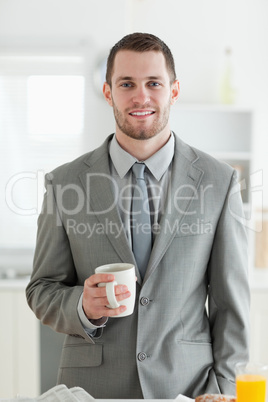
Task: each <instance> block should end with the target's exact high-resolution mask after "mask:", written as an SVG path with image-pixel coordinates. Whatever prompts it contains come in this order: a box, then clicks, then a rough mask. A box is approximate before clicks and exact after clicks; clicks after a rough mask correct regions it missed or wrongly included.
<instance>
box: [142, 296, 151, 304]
mask: <svg viewBox="0 0 268 402" xmlns="http://www.w3.org/2000/svg"><path fill="white" fill-rule="evenodd" d="M140 303H141V305H142V306H148V304H149V303H150V300H149V299H148V297H142V298H141V300H140Z"/></svg>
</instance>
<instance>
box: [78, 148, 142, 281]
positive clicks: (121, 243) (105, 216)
mask: <svg viewBox="0 0 268 402" xmlns="http://www.w3.org/2000/svg"><path fill="white" fill-rule="evenodd" d="M107 147H108V141H106V142H105V143H104V145H103V146H102V147H100V148H98V149H97V150H96V151H94V152H95V155H93V157H91V159H90V162H89V161H86V164H87V165H88V169H86V170H85V171H84V172H83V173H81V174H80V175H79V178H80V180H81V182H82V184H83V187H84V189H85V192H86V195H87V200H88V204H87V207H88V211H87V213H88V214H94V215H95V216H96V218H97V219H98V221H99V223H100V224H101V225H102V227H103V228H105V230H106V235H107V236H108V238H109V241H110V242H111V244H112V245H113V247H114V249H115V251H116V253H117V254H118V256H119V258H120V260H122V261H123V262H128V263H132V264H134V265H135V259H134V256H133V253H132V251H131V249H130V247H129V243H128V240H127V237H126V234H125V231H124V227H123V224H122V220H121V218H120V215H119V212H118V209H117V196H118V194H117V187H116V184H115V182H114V181H113V179H112V177H111V174H110V169H109V159H108V150H107ZM115 233H116V235H115ZM136 274H137V276H138V277H139V273H138V271H137V269H136Z"/></svg>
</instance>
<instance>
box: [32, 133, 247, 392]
mask: <svg viewBox="0 0 268 402" xmlns="http://www.w3.org/2000/svg"><path fill="white" fill-rule="evenodd" d="M109 140H110V137H108V139H107V140H106V141H105V143H104V144H103V145H102V146H101V147H100V148H98V149H96V150H94V151H93V152H90V153H88V154H86V155H83V156H82V157H80V158H78V159H76V160H75V161H73V162H71V163H68V164H66V165H64V166H61V167H59V168H57V169H55V170H54V171H53V172H52V173H51V174H49V175H47V178H46V188H47V192H46V195H45V199H44V205H43V211H42V213H41V214H40V217H39V220H38V236H37V245H36V252H35V258H34V269H33V273H32V277H31V281H30V283H29V285H28V287H27V290H26V294H27V300H28V303H29V305H30V307H31V308H32V309H33V311H34V312H35V314H36V316H37V317H38V318H39V319H40V320H41V321H42V322H43V323H44V324H47V325H49V326H50V327H51V328H53V329H54V330H55V331H58V332H62V333H65V334H67V336H66V340H65V344H64V346H63V351H62V358H61V362H60V368H59V376H58V382H59V383H64V384H66V385H67V386H69V387H72V386H81V387H83V388H84V389H85V390H87V391H88V392H89V393H90V394H91V395H92V396H94V397H95V398H135V399H138V398H143V397H144V398H148V399H151V398H160V399H161V398H167V399H172V398H175V397H176V396H177V395H178V394H179V393H182V394H184V395H187V396H190V397H195V396H196V395H198V394H201V393H204V392H211V393H219V392H222V393H228V394H234V393H235V385H234V365H235V363H236V362H238V361H241V360H247V358H248V332H249V328H248V327H249V287H248V280H247V241H246V234H245V229H244V227H243V225H242V224H241V220H240V219H239V218H241V217H242V216H243V210H242V202H241V196H240V191H239V187H238V184H237V183H236V179H235V171H234V170H233V169H232V168H231V167H230V166H228V165H227V164H224V163H221V162H219V161H216V160H215V159H214V158H212V157H210V156H208V155H206V154H205V153H203V152H201V151H199V150H196V149H194V148H192V147H190V146H188V145H186V144H185V143H184V142H182V141H181V140H180V139H179V138H178V137H176V138H175V140H176V146H175V155H174V162H173V172H172V176H171V182H170V189H169V192H168V195H167V204H166V210H165V213H164V215H163V216H162V219H161V222H160V232H159V234H158V235H157V236H156V239H155V242H154V245H153V250H152V253H151V258H150V261H149V263H148V268H147V272H146V276H145V278H144V281H143V283H141V279H140V275H139V272H138V270H136V275H137V277H138V281H137V300H136V307H135V311H134V313H133V314H132V315H131V316H129V317H124V318H110V319H109V320H108V322H107V325H106V327H105V328H104V329H101V330H98V331H97V334H96V336H95V337H90V336H88V335H87V334H86V333H85V331H84V329H83V326H82V325H81V322H80V319H79V316H78V313H77V304H78V300H79V298H80V296H81V293H82V291H83V284H84V281H85V279H86V278H87V277H89V276H90V275H92V274H93V273H94V270H95V268H96V267H97V266H99V265H102V264H106V263H115V262H128V263H133V264H135V259H134V256H133V253H132V251H131V249H130V247H129V244H128V241H127V238H126V235H125V232H124V231H123V230H121V231H120V233H117V235H115V233H114V230H112V228H116V227H117V228H121V227H122V222H121V220H120V217H119V213H118V209H117V198H116V192H115V191H114V189H113V182H112V180H111V177H110V172H109V158H108V142H109ZM207 296H208V302H207V303H208V304H207V305H208V314H207V311H206V308H205V303H206V299H207Z"/></svg>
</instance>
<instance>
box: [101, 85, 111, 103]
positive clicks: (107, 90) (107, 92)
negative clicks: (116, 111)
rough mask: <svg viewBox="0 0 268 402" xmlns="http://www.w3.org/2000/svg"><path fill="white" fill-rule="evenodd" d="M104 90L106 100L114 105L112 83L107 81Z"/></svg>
mask: <svg viewBox="0 0 268 402" xmlns="http://www.w3.org/2000/svg"><path fill="white" fill-rule="evenodd" d="M102 92H103V95H104V98H105V100H106V101H107V102H108V103H109V105H110V106H113V101H112V90H111V87H110V85H109V84H108V83H107V82H105V83H104V84H103V89H102Z"/></svg>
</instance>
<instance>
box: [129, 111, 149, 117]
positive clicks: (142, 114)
mask: <svg viewBox="0 0 268 402" xmlns="http://www.w3.org/2000/svg"><path fill="white" fill-rule="evenodd" d="M154 113H155V112H154V111H153V110H135V111H132V112H130V113H129V114H130V116H134V117H137V118H146V117H149V116H152V115H153V114H154Z"/></svg>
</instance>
